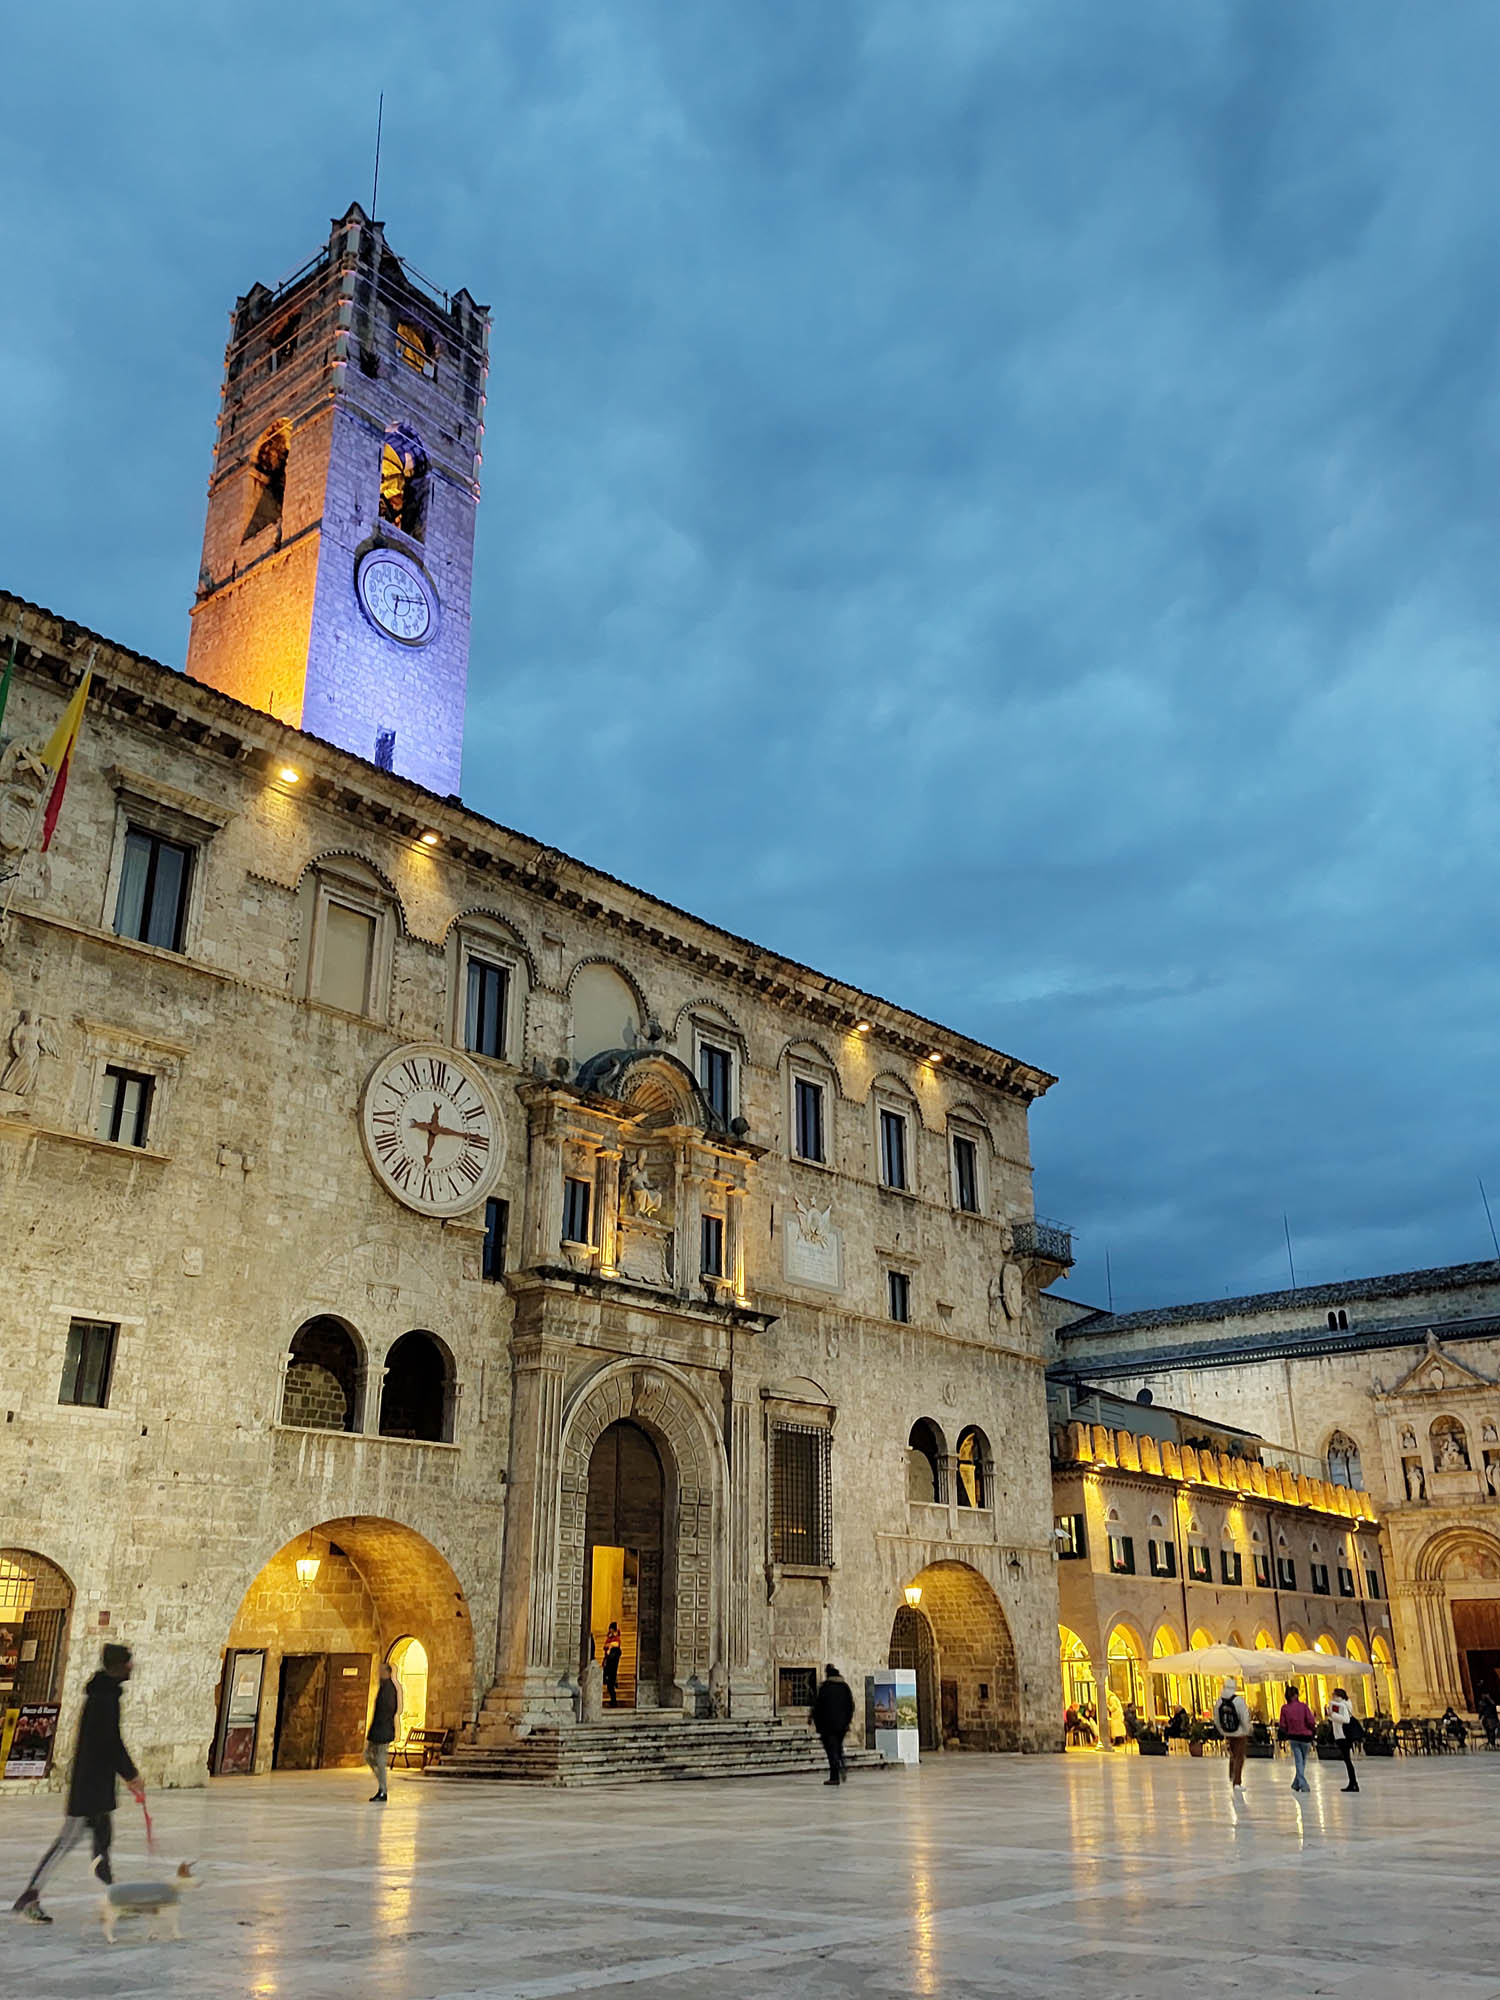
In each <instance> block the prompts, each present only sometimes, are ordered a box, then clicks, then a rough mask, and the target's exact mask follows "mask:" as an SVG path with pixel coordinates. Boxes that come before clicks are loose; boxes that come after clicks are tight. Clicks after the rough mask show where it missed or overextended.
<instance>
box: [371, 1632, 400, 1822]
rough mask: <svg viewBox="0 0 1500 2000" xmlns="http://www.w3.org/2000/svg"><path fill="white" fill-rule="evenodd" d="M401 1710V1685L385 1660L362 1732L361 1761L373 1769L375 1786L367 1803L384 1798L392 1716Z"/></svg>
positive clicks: (393, 1726)
mask: <svg viewBox="0 0 1500 2000" xmlns="http://www.w3.org/2000/svg"><path fill="white" fill-rule="evenodd" d="M400 1713H401V1689H400V1686H399V1685H398V1683H397V1680H396V1674H395V1670H394V1668H393V1667H392V1666H391V1663H390V1661H389V1660H382V1662H381V1665H380V1685H379V1686H378V1687H377V1688H376V1690H375V1708H374V1712H373V1713H372V1714H371V1716H370V1727H369V1729H368V1731H367V1732H366V1735H365V1762H366V1763H367V1764H368V1765H369V1767H370V1769H371V1770H372V1771H373V1772H374V1773H375V1789H374V1791H373V1792H371V1794H370V1804H371V1805H372V1806H377V1805H380V1804H381V1803H382V1802H383V1801H384V1799H385V1774H386V1769H387V1767H388V1765H389V1764H390V1761H391V1745H392V1744H393V1743H394V1742H395V1740H396V1717H397V1716H398V1715H399V1714H400Z"/></svg>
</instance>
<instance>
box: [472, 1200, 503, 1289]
mask: <svg viewBox="0 0 1500 2000" xmlns="http://www.w3.org/2000/svg"><path fill="white" fill-rule="evenodd" d="M509 1227H510V1203H509V1202H508V1201H497V1200H496V1199H495V1198H494V1196H493V1195H492V1196H491V1197H490V1199H489V1200H488V1201H487V1202H486V1203H485V1205H484V1260H483V1262H482V1263H481V1264H480V1267H479V1268H480V1271H481V1273H482V1274H483V1276H484V1277H486V1278H488V1279H489V1280H490V1281H491V1283H493V1282H494V1281H495V1280H496V1279H499V1278H502V1277H504V1275H505V1233H506V1230H507V1229H508V1228H509Z"/></svg>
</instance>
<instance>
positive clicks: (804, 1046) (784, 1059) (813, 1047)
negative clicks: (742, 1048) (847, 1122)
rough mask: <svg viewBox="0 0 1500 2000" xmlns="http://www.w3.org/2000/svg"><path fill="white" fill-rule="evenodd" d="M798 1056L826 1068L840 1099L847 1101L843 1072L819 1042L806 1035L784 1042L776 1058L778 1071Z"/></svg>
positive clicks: (847, 1095) (782, 1069)
mask: <svg viewBox="0 0 1500 2000" xmlns="http://www.w3.org/2000/svg"><path fill="white" fill-rule="evenodd" d="M799 1058H800V1059H801V1060H802V1061H803V1062H808V1063H815V1064H816V1065H817V1066H818V1068H820V1069H826V1070H827V1072H828V1075H829V1077H830V1079H831V1081H832V1083H833V1087H834V1090H835V1091H836V1092H837V1094H838V1096H839V1097H840V1099H841V1100H843V1101H844V1102H845V1103H847V1102H848V1101H849V1093H848V1091H847V1090H845V1088H844V1073H843V1071H842V1070H841V1069H840V1068H839V1066H838V1063H837V1062H836V1061H835V1060H834V1058H833V1057H832V1056H831V1055H830V1054H829V1052H828V1050H827V1049H826V1048H825V1047H824V1046H823V1044H822V1043H821V1042H815V1041H813V1040H811V1039H810V1037H808V1036H806V1035H798V1036H797V1037H796V1038H795V1039H794V1040H792V1041H790V1042H786V1043H784V1044H783V1046H782V1050H781V1053H780V1055H778V1056H777V1058H776V1068H777V1070H778V1071H784V1070H785V1068H786V1065H787V1064H788V1063H789V1062H792V1061H795V1060H797V1059H799Z"/></svg>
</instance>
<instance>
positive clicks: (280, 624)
mask: <svg viewBox="0 0 1500 2000" xmlns="http://www.w3.org/2000/svg"><path fill="white" fill-rule="evenodd" d="M488 351H489V314H488V312H487V310H486V308H485V307H483V306H479V305H476V304H475V303H474V301H473V300H472V299H471V298H470V297H469V294H468V293H467V292H464V291H461V292H458V293H457V294H455V295H454V296H453V297H451V298H450V297H448V296H447V295H446V294H444V293H440V292H438V291H436V290H435V289H434V288H432V287H431V286H429V285H428V284H427V283H426V282H425V281H424V280H422V279H420V278H418V277H417V276H416V275H415V274H414V273H413V272H412V271H411V270H410V269H409V268H408V267H407V266H406V265H404V264H403V263H402V262H401V261H400V259H399V258H397V257H396V256H395V255H394V254H393V253H392V252H391V251H390V250H389V249H388V248H387V247H386V241H385V232H384V230H383V228H382V227H381V225H380V224H379V223H378V222H372V221H371V220H370V219H369V218H368V217H367V216H366V215H365V213H364V211H363V209H361V208H360V207H359V206H358V204H356V205H355V206H354V207H352V208H351V209H350V210H349V211H348V213H347V214H346V215H344V216H342V217H341V218H340V219H339V220H337V221H336V222H334V224H333V225H332V229H331V232H330V234H329V238H328V242H327V244H326V245H325V246H324V248H323V249H321V250H320V251H319V252H318V254H317V255H316V256H315V257H314V258H313V259H312V260H311V262H309V263H308V264H306V265H304V266H303V268H302V269H301V270H300V271H297V272H295V273H294V274H293V275H292V276H291V277H290V278H288V279H287V280H285V282H284V283H282V284H281V285H280V286H279V287H278V288H277V289H275V290H274V291H273V290H272V289H271V288H270V287H268V286H266V285H260V284H258V285H256V286H254V288H253V289H252V290H251V291H249V292H247V293H246V294H245V296H244V297H243V298H241V299H240V300H239V301H238V302H237V303H236V305H235V309H234V316H233V324H232V328H231V332H230V339H229V347H228V350H227V352H226V355H225V369H224V389H223V396H222V399H221V403H220V410H219V438H218V444H217V447H216V449H215V453H214V469H213V477H212V479H211V481H210V483H209V492H208V518H207V522H206V525H205V528H204V535H203V563H202V567H201V569H200V571H199V577H198V596H197V602H196V603H195V604H194V606H193V624H192V634H191V637H190V640H189V644H188V658H187V670H188V672H189V673H190V674H191V675H192V676H193V677H194V678H195V679H197V680H201V681H207V682H209V683H210V684H211V685H212V686H214V687H217V688H222V689H223V690H224V692H225V693H226V694H231V695H234V696H236V697H238V699H239V700H241V701H244V702H248V703H250V705H251V706H252V707H255V708H261V709H266V710H268V711H269V712H270V713H271V714H273V715H276V716H279V717H280V718H281V719H282V720H283V721H285V722H289V723H292V724H294V725H295V726H296V727H298V728H301V729H306V730H308V731H310V732H311V733H312V734H313V735H314V736H321V737H323V738H324V739H325V740H326V741H327V742H329V743H335V744H337V745H338V746H339V747H340V748H341V749H344V750H350V751H353V752H354V754H355V755H356V756H359V757H366V758H369V759H370V760H371V761H372V762H375V763H380V764H385V765H388V766H389V767H390V768H392V769H394V770H395V771H397V772H399V773H400V774H401V775H402V776H403V777H408V778H413V779H415V780H416V782H417V783H418V784H421V785H425V786H427V787H428V788H429V790H431V791H435V792H439V793H444V794H447V793H456V792H457V791H458V789H459V770H460V763H461V759H462V754H463V721H464V688H465V683H466V681H467V678H468V665H469V592H470V586H471V582H472V576H473V562H474V513H475V509H476V507H477V506H478V502H479V465H480V447H481V441H482V438H483V433H484V399H485V376H486V370H487V365H488Z"/></svg>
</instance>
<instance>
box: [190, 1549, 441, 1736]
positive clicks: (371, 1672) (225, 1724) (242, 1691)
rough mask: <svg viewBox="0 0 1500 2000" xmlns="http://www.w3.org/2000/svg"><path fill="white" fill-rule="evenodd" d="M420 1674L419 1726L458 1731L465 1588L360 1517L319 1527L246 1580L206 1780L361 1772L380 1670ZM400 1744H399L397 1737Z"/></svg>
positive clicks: (433, 1557)
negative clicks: (386, 1665) (404, 1667)
mask: <svg viewBox="0 0 1500 2000" xmlns="http://www.w3.org/2000/svg"><path fill="white" fill-rule="evenodd" d="M418 1652H419V1653H420V1656H421V1661H422V1662H423V1663H425V1682H424V1683H423V1685H422V1686H421V1689H420V1694H421V1701H422V1709H423V1717H424V1720H423V1722H422V1723H420V1724H418V1723H415V1722H412V1721H411V1720H410V1717H409V1716H408V1715H407V1713H406V1710H407V1708H408V1707H409V1706H410V1696H411V1694H412V1692H413V1690H412V1689H409V1688H408V1687H407V1685H406V1683H405V1681H403V1684H402V1692H403V1695H404V1696H406V1697H407V1701H406V1702H405V1703H404V1704H403V1713H402V1723H403V1733H404V1727H418V1726H422V1727H426V1728H454V1729H456V1728H458V1727H460V1726H461V1725H462V1724H463V1723H465V1722H466V1721H467V1720H468V1719H469V1715H470V1710H471V1707H472V1703H473V1693H474V1636H473V1628H472V1627H471V1625H470V1623H469V1612H468V1605H467V1601H466V1599H465V1596H464V1591H463V1587H462V1586H461V1584H460V1583H459V1581H458V1578H457V1577H456V1576H455V1575H454V1573H453V1570H452V1568H451V1567H450V1566H449V1564H448V1563H447V1561H446V1560H445V1559H444V1558H443V1556H442V1555H440V1554H439V1552H438V1551H437V1549H435V1548H434V1547H433V1545H432V1543H431V1542H429V1541H428V1540H427V1539H426V1538H425V1536H422V1535H420V1534H418V1533H417V1532H416V1530H415V1529H414V1528H408V1527H406V1526H405V1525H404V1524H403V1523H401V1522H398V1521H387V1520H380V1519H376V1518H372V1517H370V1516H368V1515H361V1516H359V1517H358V1518H357V1519H350V1518H345V1519H341V1520H334V1521H323V1522H320V1523H319V1524H318V1525H317V1526H316V1527H313V1528H310V1529H308V1530H307V1531H306V1532H305V1533H303V1534H300V1535H298V1536H297V1537H296V1538H295V1539H294V1540H292V1541H290V1542H287V1543H285V1544H284V1545H283V1546H282V1547H281V1548H280V1549H278V1550H277V1551H276V1553H275V1554H274V1555H273V1556H272V1557H271V1558H270V1559H269V1561H268V1562H266V1563H265V1564H264V1565H263V1566H262V1568H261V1569H260V1571H259V1572H258V1573H257V1574H256V1576H255V1577H254V1578H253V1579H252V1580H251V1583H250V1585H249V1587H248V1589H247V1590H246V1592H245V1595H244V1597H243V1598H242V1599H241V1601H240V1607H239V1609H238V1611H237V1612H236V1613H235V1616H234V1620H233V1623H232V1624H231V1626H230V1629H229V1635H228V1641H227V1644H226V1647H225V1651H224V1656H223V1671H222V1673H221V1677H220V1684H219V1694H218V1703H217V1721H216V1726H215V1731H214V1740H213V1745H212V1747H211V1750H210V1753H209V1768H210V1770H212V1771H215V1772H219V1773H224V1774H241V1773H247V1772H251V1771H270V1770H315V1769H328V1768H336V1767H339V1766H345V1765H353V1764H358V1763H359V1762H360V1760H361V1758H362V1756H363V1754H364V1739H365V1730H366V1728H367V1727H368V1724H369V1712H370V1705H371V1701H372V1699H373V1690H374V1683H375V1681H376V1679H377V1677H378V1676H377V1669H378V1666H379V1664H380V1662H381V1661H382V1660H384V1659H386V1658H388V1657H389V1658H390V1659H391V1662H392V1665H393V1667H395V1668H396V1677H397V1679H398V1680H401V1679H402V1674H401V1668H400V1667H399V1666H396V1659H397V1655H398V1654H399V1655H400V1658H401V1661H402V1663H403V1664H408V1663H409V1664H410V1665H413V1666H414V1665H417V1664H418V1660H417V1654H418ZM398 1740H399V1739H398Z"/></svg>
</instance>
